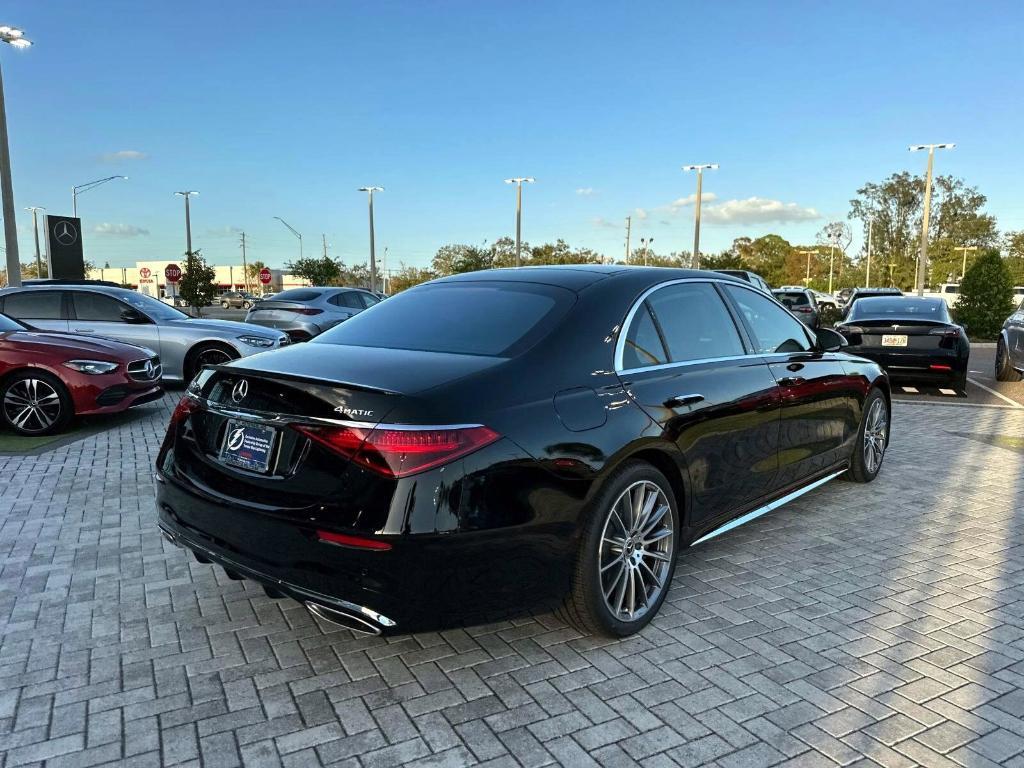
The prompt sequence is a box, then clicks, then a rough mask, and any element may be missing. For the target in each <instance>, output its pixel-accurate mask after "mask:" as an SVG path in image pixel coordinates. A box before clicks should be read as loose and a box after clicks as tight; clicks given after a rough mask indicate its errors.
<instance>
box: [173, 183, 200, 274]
mask: <svg viewBox="0 0 1024 768" xmlns="http://www.w3.org/2000/svg"><path fill="white" fill-rule="evenodd" d="M174 194H176V195H181V196H182V197H184V198H185V258H188V257H189V256H191V255H192V218H191V216H190V214H189V208H188V199H189V198H190V197H192V195H198V194H199V193H198V192H196V191H195V190H194V189H192V190H188V191H187V192H175V193H174Z"/></svg>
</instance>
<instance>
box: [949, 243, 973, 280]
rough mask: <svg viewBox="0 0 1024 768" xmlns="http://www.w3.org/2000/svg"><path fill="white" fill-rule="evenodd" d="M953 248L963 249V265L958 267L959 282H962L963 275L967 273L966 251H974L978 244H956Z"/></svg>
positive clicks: (956, 249)
mask: <svg viewBox="0 0 1024 768" xmlns="http://www.w3.org/2000/svg"><path fill="white" fill-rule="evenodd" d="M953 250H954V251H963V252H964V263H963V266H962V267H961V268H960V282H963V280H964V275H966V274H967V252H968V251H976V250H978V246H976V245H958V246H957V247H956V248H954V249H953Z"/></svg>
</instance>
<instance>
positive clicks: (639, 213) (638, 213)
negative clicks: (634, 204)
mask: <svg viewBox="0 0 1024 768" xmlns="http://www.w3.org/2000/svg"><path fill="white" fill-rule="evenodd" d="M633 215H634V216H636V217H637V218H638V219H640V220H641V221H643V220H644V219H646V218H647V217H648V216H649V215H650V214H648V213H647V211H646V210H645V209H644V208H637V209H635V210H634V211H633Z"/></svg>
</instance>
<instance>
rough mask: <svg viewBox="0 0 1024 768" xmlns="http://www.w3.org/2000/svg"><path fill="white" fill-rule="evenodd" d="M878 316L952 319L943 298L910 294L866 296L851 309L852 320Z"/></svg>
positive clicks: (946, 320) (944, 320)
mask: <svg viewBox="0 0 1024 768" xmlns="http://www.w3.org/2000/svg"><path fill="white" fill-rule="evenodd" d="M876 317H899V318H908V317H920V318H923V319H927V320H941V321H942V322H944V323H948V322H949V321H950V318H949V308H948V307H947V306H946V302H945V301H943V300H942V299H921V298H912V297H909V296H893V297H892V298H889V297H888V296H865V297H864V298H862V299H858V300H857V301H856V302H855V303H854V305H853V308H852V309H851V310H850V318H849V319H851V320H863V319H865V318H876Z"/></svg>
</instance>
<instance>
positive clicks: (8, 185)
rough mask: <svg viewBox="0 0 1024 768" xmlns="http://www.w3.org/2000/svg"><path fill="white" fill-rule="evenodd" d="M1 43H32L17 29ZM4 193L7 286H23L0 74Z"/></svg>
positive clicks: (0, 34) (0, 31) (2, 35)
mask: <svg viewBox="0 0 1024 768" xmlns="http://www.w3.org/2000/svg"><path fill="white" fill-rule="evenodd" d="M0 43H7V44H8V45H12V46H14V47H15V48H28V47H29V46H30V45H32V43H31V42H30V41H28V40H26V39H25V33H24V32H22V31H21V30H20V29H17V28H15V27H8V26H0ZM0 192H2V193H3V197H4V201H3V211H4V243H5V244H6V246H7V249H6V250H7V285H9V286H12V287H14V288H17V287H18V286H20V285H21V262H20V261H19V260H18V227H17V222H15V220H14V184H13V183H12V181H11V147H10V143H9V142H8V140H7V105H6V103H5V101H4V78H3V73H2V72H0Z"/></svg>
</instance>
